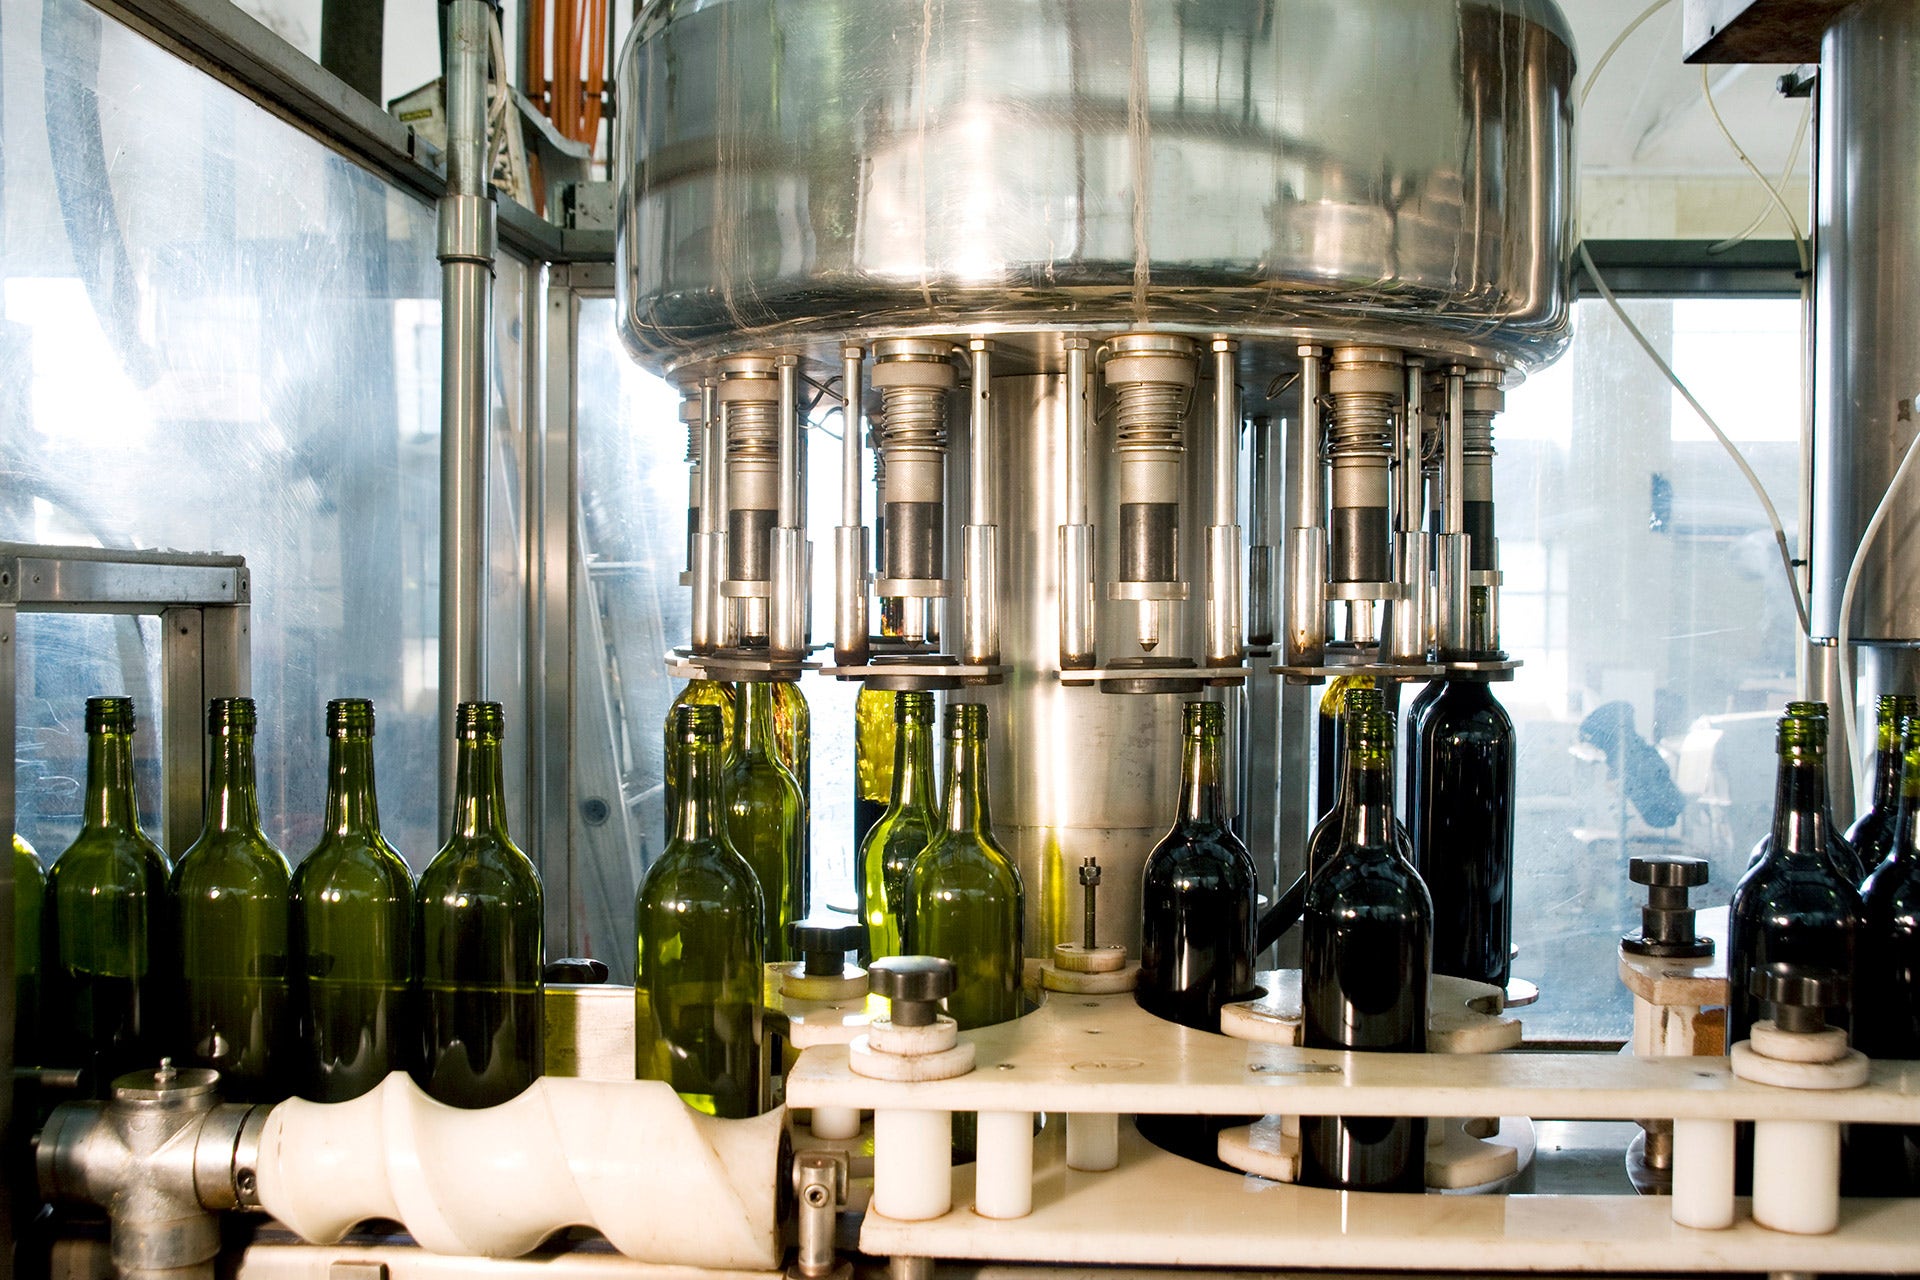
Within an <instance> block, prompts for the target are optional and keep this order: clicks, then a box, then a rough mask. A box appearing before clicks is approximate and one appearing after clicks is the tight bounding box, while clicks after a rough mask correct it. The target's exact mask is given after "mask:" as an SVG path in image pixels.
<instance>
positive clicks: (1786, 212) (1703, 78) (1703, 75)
mask: <svg viewBox="0 0 1920 1280" xmlns="http://www.w3.org/2000/svg"><path fill="white" fill-rule="evenodd" d="M1700 92H1701V93H1703V94H1705V95H1706V99H1707V110H1708V111H1710V112H1712V113H1713V122H1714V123H1715V124H1717V125H1719V126H1720V135H1721V136H1722V137H1724V138H1725V139H1726V140H1727V145H1728V146H1730V147H1732V148H1733V154H1734V155H1735V156H1737V157H1738V158H1739V160H1740V163H1741V164H1742V165H1744V166H1745V167H1746V170H1747V172H1748V173H1750V174H1752V175H1753V180H1754V181H1755V182H1757V183H1759V184H1760V185H1761V186H1763V187H1765V188H1766V189H1767V197H1768V199H1770V200H1772V201H1773V204H1774V207H1775V208H1776V209H1778V210H1780V216H1781V217H1783V218H1785V219H1786V220H1787V230H1788V231H1790V232H1792V233H1793V247H1794V251H1795V252H1796V253H1798V254H1799V255H1800V269H1801V270H1802V271H1806V270H1809V269H1811V267H1812V265H1813V264H1812V262H1811V260H1810V259H1809V257H1808V254H1807V237H1806V236H1805V235H1803V234H1802V233H1801V231H1800V219H1799V218H1797V217H1795V216H1794V213H1793V210H1791V209H1789V208H1787V202H1786V201H1785V200H1783V199H1781V198H1780V188H1778V187H1776V186H1774V185H1773V183H1772V182H1771V181H1769V180H1768V178H1767V175H1766V174H1764V173H1762V172H1760V166H1759V165H1757V164H1755V163H1754V162H1753V161H1752V160H1751V159H1749V158H1748V157H1747V152H1746V149H1745V148H1744V147H1742V146H1741V145H1740V141H1739V139H1737V138H1735V137H1734V136H1733V130H1731V129H1729V128H1727V122H1726V121H1725V120H1723V119H1721V118H1720V108H1719V107H1718V106H1716V105H1714V101H1713V82H1712V80H1710V79H1709V78H1708V76H1707V68H1706V67H1704V66H1703V67H1701V68H1700Z"/></svg>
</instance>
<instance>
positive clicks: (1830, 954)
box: [1727, 704, 1861, 1049]
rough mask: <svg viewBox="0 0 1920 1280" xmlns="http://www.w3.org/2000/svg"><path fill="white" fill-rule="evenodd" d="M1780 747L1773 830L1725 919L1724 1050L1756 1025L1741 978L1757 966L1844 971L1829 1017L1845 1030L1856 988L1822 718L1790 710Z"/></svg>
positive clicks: (1850, 894)
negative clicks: (1840, 997)
mask: <svg viewBox="0 0 1920 1280" xmlns="http://www.w3.org/2000/svg"><path fill="white" fill-rule="evenodd" d="M1822 710H1824V708H1822ZM1779 751H1780V768H1779V773H1778V775H1777V778H1776V781H1775V786H1774V800H1773V830H1772V832H1771V834H1770V835H1769V837H1768V841H1767V849H1766V852H1765V854H1764V855H1763V856H1762V857H1761V859H1760V861H1759V863H1758V864H1756V865H1755V866H1753V867H1751V868H1749V869H1748V871H1747V873H1746V875H1744V876H1742V877H1741V878H1740V883H1739V885H1738V886H1737V887H1736V888H1735V889H1734V891H1733V904H1732V906H1731V908H1730V909H1729V913H1728V914H1729V919H1728V934H1729V938H1728V944H1729V945H1728V948H1727V974H1728V977H1729V980H1730V981H1729V984H1728V985H1729V987H1730V991H1729V993H1728V998H1727V1046H1728V1048H1729V1049H1731V1048H1732V1046H1733V1045H1735V1044H1738V1043H1739V1042H1740V1041H1742V1040H1745V1039H1746V1038H1747V1035H1748V1032H1749V1031H1750V1030H1751V1028H1752V1027H1753V1024H1754V1023H1755V1022H1757V1021H1759V1020H1760V1016H1761V1010H1760V1001H1759V999H1758V997H1756V996H1754V995H1753V993H1752V992H1751V991H1750V990H1749V989H1748V983H1747V979H1746V975H1750V974H1751V973H1752V972H1753V970H1754V968H1755V967H1756V966H1759V965H1768V964H1778V963H1782V962H1787V963H1792V964H1797V965H1803V966H1805V967H1807V968H1811V969H1824V970H1826V971H1828V972H1832V973H1838V974H1842V975H1844V977H1845V978H1846V980H1847V981H1846V990H1847V995H1848V999H1847V1000H1846V1002H1845V1003H1843V1004H1842V1005H1841V1006H1840V1007H1838V1008H1834V1009H1829V1010H1828V1011H1827V1021H1828V1022H1829V1023H1830V1024H1831V1025H1833V1026H1837V1027H1850V1026H1851V1025H1852V1016H1851V1006H1852V1004H1853V997H1854V994H1855V993H1856V992H1857V990H1858V987H1857V985H1856V983H1855V982H1854V960H1855V954H1854V951H1855V947H1856V946H1857V945H1858V939H1859V934H1860V910H1861V907H1860V894H1859V893H1858V891H1857V890H1855V888H1854V885H1855V884H1856V883H1857V881H1855V880H1854V879H1852V878H1851V877H1850V876H1849V875H1848V874H1847V873H1846V872H1844V871H1841V870H1839V866H1840V863H1839V860H1838V859H1837V858H1836V857H1835V855H1834V851H1833V846H1834V845H1835V844H1836V843H1838V842H1839V840H1840V837H1839V835H1838V834H1837V833H1836V832H1835V831H1834V830H1833V820H1832V816H1831V814H1830V813H1829V812H1828V809H1827V719H1826V716H1825V715H1824V714H1822V715H1813V714H1810V711H1809V709H1808V708H1807V707H1806V706H1804V705H1802V704H1793V705H1792V706H1790V708H1789V714H1788V715H1787V716H1785V717H1783V718H1782V719H1781V721H1780V729H1779Z"/></svg>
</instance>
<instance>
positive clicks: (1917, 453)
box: [1833, 431, 1920, 772]
mask: <svg viewBox="0 0 1920 1280" xmlns="http://www.w3.org/2000/svg"><path fill="white" fill-rule="evenodd" d="M1915 458H1920V431H1916V432H1914V436H1913V440H1912V442H1911V443H1910V444H1908V445H1907V456H1906V457H1904V458H1902V459H1901V460H1900V467H1899V469H1898V470H1896V471H1895V472H1894V473H1893V479H1892V480H1890V481H1888V482H1887V491H1886V492H1885V493H1883V494H1881V495H1880V505H1879V506H1877V507H1875V508H1874V509H1873V519H1871V520H1869V521H1867V528H1866V532H1864V533H1862V534H1861V535H1860V545H1859V547H1857V548H1856V549H1855V550H1854V553H1853V563H1852V564H1850V565H1848V566H1847V583H1846V586H1845V587H1844V588H1842V589H1841V592H1840V625H1839V627H1838V628H1837V634H1836V635H1835V636H1834V641H1833V643H1834V650H1835V653H1834V660H1835V662H1836V664H1837V665H1838V667H1839V676H1840V687H1839V689H1838V690H1836V691H1835V692H1836V693H1837V694H1838V699H1837V700H1838V701H1839V703H1840V728H1841V732H1843V733H1845V734H1846V735H1847V751H1848V761H1849V763H1851V762H1852V760H1853V759H1854V758H1855V757H1854V756H1853V754H1852V752H1853V750H1854V745H1855V744H1854V737H1853V727H1854V726H1853V651H1852V649H1850V648H1849V647H1848V646H1849V643H1850V641H1849V639H1848V635H1847V633H1848V631H1849V630H1851V627H1850V625H1849V624H1850V623H1852V621H1853V591H1854V588H1855V587H1857V586H1859V585H1860V570H1861V568H1862V567H1863V566H1865V564H1866V563H1867V549H1868V548H1869V547H1871V546H1872V545H1873V540H1874V538H1875V536H1877V535H1878V534H1879V532H1880V524H1881V522H1882V521H1884V520H1885V519H1886V518H1887V512H1889V511H1891V510H1892V509H1893V495H1894V494H1895V493H1897V492H1898V491H1899V489H1900V482H1901V481H1902V480H1905V479H1906V478H1907V470H1908V468H1910V467H1912V466H1913V460H1914V459H1915ZM1856 772H1858V771H1857V770H1856Z"/></svg>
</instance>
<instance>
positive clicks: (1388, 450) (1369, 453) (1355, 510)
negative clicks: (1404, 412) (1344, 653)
mask: <svg viewBox="0 0 1920 1280" xmlns="http://www.w3.org/2000/svg"><path fill="white" fill-rule="evenodd" d="M1404 382H1405V372H1404V366H1403V364H1402V362H1401V358H1400V353H1399V352H1398V351H1395V350H1393V349H1391V348H1388V347H1336V348H1335V349H1334V352H1333V369H1332V372H1331V373H1330V374H1329V375H1328V378H1327V398H1328V401H1329V402H1330V404H1331V406H1332V408H1331V411H1330V417H1331V423H1330V428H1329V430H1328V433H1327V458H1328V464H1329V468H1330V471H1331V483H1330V485H1329V489H1330V503H1329V514H1328V530H1329V539H1328V541H1329V546H1330V550H1331V559H1332V565H1333V580H1334V581H1335V582H1354V583H1385V582H1388V581H1390V580H1391V579H1392V577H1393V565H1392V560H1391V558H1390V556H1391V551H1392V527H1393V509H1392V486H1391V481H1390V476H1391V473H1392V467H1393V459H1394V453H1395V449H1396V447H1397V446H1396V437H1397V433H1398V424H1399V413H1400V397H1401V395H1402V394H1403V392H1404ZM1374 598H1379V597H1374Z"/></svg>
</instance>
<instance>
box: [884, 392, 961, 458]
mask: <svg viewBox="0 0 1920 1280" xmlns="http://www.w3.org/2000/svg"><path fill="white" fill-rule="evenodd" d="M880 419H881V428H880V448H881V449H883V450H885V449H932V450H937V451H938V452H941V453H945V452H946V450H947V393H946V391H945V390H943V389H941V388H937V387H882V388H881V390H880ZM880 465H881V463H880V460H879V457H878V452H877V451H876V456H875V460H874V466H875V467H876V468H877V467H879V466H880Z"/></svg>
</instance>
